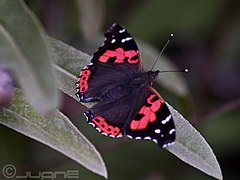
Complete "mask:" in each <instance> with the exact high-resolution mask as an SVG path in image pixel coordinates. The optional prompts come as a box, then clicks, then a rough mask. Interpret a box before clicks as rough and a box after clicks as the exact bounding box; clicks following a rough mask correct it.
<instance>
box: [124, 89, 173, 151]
mask: <svg viewBox="0 0 240 180" xmlns="http://www.w3.org/2000/svg"><path fill="white" fill-rule="evenodd" d="M145 91H146V93H144V94H145V98H143V99H144V101H143V102H141V103H139V104H141V105H140V108H139V109H138V111H137V113H136V114H135V116H134V118H133V119H131V120H130V121H129V122H128V124H127V126H126V127H125V133H126V134H127V136H128V137H130V138H134V139H146V140H152V141H154V142H155V143H157V144H158V145H159V146H161V147H167V146H169V145H171V144H172V143H173V142H174V140H175V126H174V122H173V119H172V115H171V113H170V111H169V109H168V107H167V105H166V103H165V102H164V100H163V99H162V98H161V96H160V95H159V94H158V93H157V92H156V91H155V90H154V89H153V88H152V87H149V88H148V89H146V90H145Z"/></svg>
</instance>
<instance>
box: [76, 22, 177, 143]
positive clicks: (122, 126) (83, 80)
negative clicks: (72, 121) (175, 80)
mask: <svg viewBox="0 0 240 180" xmlns="http://www.w3.org/2000/svg"><path fill="white" fill-rule="evenodd" d="M91 62H92V63H91V64H89V65H87V66H86V67H84V68H83V69H82V71H81V73H80V76H79V79H78V81H77V83H76V85H77V88H76V89H77V92H76V95H77V96H78V98H79V100H80V101H81V102H84V103H87V102H91V101H96V102H97V104H96V105H94V106H93V107H92V108H91V109H90V110H87V111H86V112H85V113H84V115H85V116H86V118H87V121H88V123H89V124H91V125H92V126H93V127H95V128H96V129H97V130H98V131H99V132H100V133H102V134H104V135H106V136H109V137H113V138H118V137H122V136H123V135H126V136H127V137H129V138H134V139H146V140H152V141H154V142H155V143H157V144H158V145H159V146H160V147H163V148H165V147H167V146H169V145H171V144H173V143H174V140H175V126H174V123H173V119H172V115H171V113H170V111H169V109H168V107H167V105H166V104H165V103H164V100H163V99H162V97H161V96H160V95H159V94H158V93H157V91H156V90H155V89H153V88H152V83H153V81H154V80H155V79H156V78H157V76H158V74H159V72H160V71H159V70H157V71H148V72H146V71H144V70H143V65H142V60H141V56H140V53H139V50H138V47H137V44H136V42H135V41H134V39H133V38H132V36H131V35H130V34H129V33H128V32H127V30H126V29H125V28H124V27H122V26H120V25H118V24H113V25H112V26H111V27H110V28H109V29H108V30H107V32H106V33H105V41H104V44H103V45H102V46H101V47H100V48H99V49H98V50H97V51H96V52H95V53H94V55H93V57H92V60H91Z"/></svg>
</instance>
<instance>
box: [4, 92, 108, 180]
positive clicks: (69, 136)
mask: <svg viewBox="0 0 240 180" xmlns="http://www.w3.org/2000/svg"><path fill="white" fill-rule="evenodd" d="M0 124H3V125H5V126H7V127H9V128H11V129H14V130H15V131H17V132H19V133H22V134H24V135H26V136H28V137H30V138H32V139H35V140H37V141H39V142H41V143H43V144H45V145H47V146H49V147H51V148H53V149H55V150H57V151H59V152H61V153H62V154H64V155H66V156H67V157H69V158H71V159H73V160H74V161H76V162H78V163H79V164H81V165H83V166H84V167H86V168H87V169H89V170H91V171H93V172H95V173H97V174H99V175H102V176H104V177H105V178H107V171H106V167H105V164H104V162H103V160H102V158H101V156H100V154H99V153H98V151H97V150H96V149H95V147H94V146H93V145H92V144H91V143H90V142H89V141H88V140H87V139H86V138H85V137H84V136H83V135H82V134H81V133H80V132H79V130H78V129H77V128H76V127H75V126H74V125H73V124H72V123H71V121H70V120H69V119H68V118H67V117H66V116H64V115H63V114H62V113H61V112H60V111H57V110H56V111H55V113H54V114H52V115H50V116H47V117H42V116H39V115H38V114H37V113H36V112H34V111H33V109H32V108H31V106H30V105H29V104H28V103H27V102H26V99H25V98H24V96H23V94H22V91H21V90H19V89H16V91H15V96H14V98H13V99H12V101H11V105H10V106H9V107H5V108H2V111H1V112H0Z"/></svg>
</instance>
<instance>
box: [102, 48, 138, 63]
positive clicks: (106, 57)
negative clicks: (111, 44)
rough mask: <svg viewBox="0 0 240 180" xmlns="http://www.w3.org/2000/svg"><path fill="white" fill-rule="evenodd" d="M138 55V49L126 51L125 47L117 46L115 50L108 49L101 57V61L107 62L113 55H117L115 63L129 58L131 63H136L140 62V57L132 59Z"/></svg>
mask: <svg viewBox="0 0 240 180" xmlns="http://www.w3.org/2000/svg"><path fill="white" fill-rule="evenodd" d="M136 55H138V51H134V50H129V51H124V50H123V48H117V49H115V50H107V51H106V52H105V53H104V54H103V55H101V56H100V57H99V61H100V62H103V63H106V62H108V60H109V59H110V58H111V57H115V58H116V59H115V61H114V63H123V62H124V59H125V58H127V61H128V62H129V63H130V64H135V63H137V62H138V58H137V59H134V60H132V58H133V57H134V56H136Z"/></svg>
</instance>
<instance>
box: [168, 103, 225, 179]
mask: <svg viewBox="0 0 240 180" xmlns="http://www.w3.org/2000/svg"><path fill="white" fill-rule="evenodd" d="M167 105H168V108H169V110H170V112H171V114H172V116H173V119H174V122H175V125H176V136H177V138H176V142H175V144H174V145H172V146H169V147H167V150H169V151H170V152H171V153H173V154H174V155H176V156H177V157H178V158H179V159H181V160H183V161H184V162H186V163H188V164H190V165H191V166H193V167H195V168H197V169H199V170H201V171H203V172H204V173H206V174H208V175H210V176H213V177H215V178H217V179H220V180H221V179H222V178H223V177H222V172H221V169H220V166H219V164H218V161H217V159H216V156H215V155H214V152H213V150H212V149H211V147H210V146H209V145H208V143H207V141H206V140H205V139H204V137H202V135H201V134H200V133H199V132H198V131H197V130H196V129H195V128H194V127H193V126H192V125H191V124H190V123H189V122H188V121H187V120H186V119H185V118H184V117H183V116H182V115H181V114H179V113H178V112H177V111H176V110H175V109H173V107H171V106H170V105H169V104H167Z"/></svg>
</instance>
